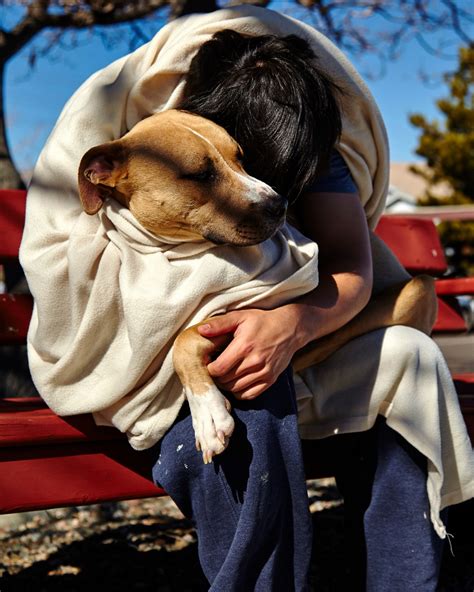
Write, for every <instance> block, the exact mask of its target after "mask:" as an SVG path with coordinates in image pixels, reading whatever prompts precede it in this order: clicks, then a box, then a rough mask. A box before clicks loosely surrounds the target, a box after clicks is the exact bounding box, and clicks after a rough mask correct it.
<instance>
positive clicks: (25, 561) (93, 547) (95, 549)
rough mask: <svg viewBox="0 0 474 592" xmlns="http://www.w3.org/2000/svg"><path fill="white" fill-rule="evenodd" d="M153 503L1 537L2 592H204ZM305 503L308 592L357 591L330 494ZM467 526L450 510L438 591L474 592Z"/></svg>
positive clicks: (180, 534)
mask: <svg viewBox="0 0 474 592" xmlns="http://www.w3.org/2000/svg"><path fill="white" fill-rule="evenodd" d="M159 503H160V500H142V501H135V502H120V503H117V504H114V505H113V506H111V507H110V506H107V507H106V510H107V511H105V513H104V507H103V506H102V507H101V508H95V509H90V508H82V509H72V510H71V509H69V510H64V509H63V510H62V512H63V514H59V517H58V515H54V516H53V515H51V517H50V520H49V522H48V521H47V520H42V519H41V520H40V519H38V520H36V522H35V521H30V522H28V523H26V524H25V525H23V527H22V528H20V529H16V530H15V531H11V532H6V533H5V534H3V535H2V537H1V538H0V553H1V556H0V557H1V559H0V569H1V570H2V571H3V577H2V578H1V580H0V590H1V592H92V590H95V589H100V590H101V592H122V591H124V592H125V591H127V592H133V591H143V592H152V591H153V592H203V591H205V590H207V588H208V585H207V583H206V580H205V578H204V576H203V574H202V572H201V570H200V567H199V562H198V557H197V544H196V539H195V535H194V531H193V529H192V526H191V524H190V522H189V521H188V520H185V519H184V518H182V517H180V516H179V514H178V513H177V512H176V511H174V510H170V511H169V512H168V511H167V509H166V507H165V510H164V512H163V511H162V510H160V509H159V507H158V506H155V505H154V504H159ZM166 503H168V504H169V503H170V502H166ZM310 503H311V507H312V511H313V525H314V533H315V536H314V547H313V562H312V566H311V589H312V590H315V591H318V592H326V591H331V592H338V591H339V590H340V591H341V592H346V591H347V590H350V591H351V592H355V588H354V587H349V588H348V587H347V578H348V576H349V581H350V573H348V570H347V562H346V559H345V555H344V546H343V528H344V517H343V506H342V505H341V501H340V500H338V498H337V493H336V492H335V489H334V488H333V487H332V486H325V488H322V489H321V488H320V489H316V490H315V491H314V490H313V491H310ZM124 504H133V506H127V507H126V508H125V506H124ZM144 504H145V505H144ZM146 504H148V505H146ZM124 508H125V509H124ZM130 508H131V510H130ZM154 508H158V509H156V511H155V510H154ZM58 512H59V511H58ZM154 512H155V513H154ZM167 514H168V515H167ZM170 514H171V515H170ZM473 524H474V506H473V505H472V504H463V505H462V506H460V507H457V508H455V509H453V511H452V515H451V525H450V527H449V530H450V531H451V532H453V533H454V534H455V540H454V547H455V553H456V556H455V557H452V556H451V555H450V553H449V549H447V550H446V551H447V552H446V554H445V557H444V562H443V570H442V576H441V583H440V587H439V592H464V591H466V592H467V591H469V592H472V590H473V589H474V542H473V537H472V525H473ZM0 573H1V572H0ZM282 592H284V591H282Z"/></svg>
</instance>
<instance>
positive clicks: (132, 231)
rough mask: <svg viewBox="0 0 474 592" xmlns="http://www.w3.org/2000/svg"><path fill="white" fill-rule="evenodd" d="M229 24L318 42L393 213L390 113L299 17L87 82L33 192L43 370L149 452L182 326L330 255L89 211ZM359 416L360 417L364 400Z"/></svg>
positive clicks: (29, 217)
mask: <svg viewBox="0 0 474 592" xmlns="http://www.w3.org/2000/svg"><path fill="white" fill-rule="evenodd" d="M225 28H232V29H235V30H237V31H240V32H242V33H247V34H255V35H257V34H266V33H273V34H278V35H288V34H296V35H299V36H301V37H303V38H305V39H307V40H308V41H309V42H310V44H311V45H312V47H313V49H314V50H315V52H316V54H317V55H318V56H319V58H320V63H321V64H322V66H323V67H325V68H327V71H328V72H329V73H330V74H331V75H332V76H333V77H334V78H335V80H336V81H337V82H338V83H339V84H340V85H341V86H343V88H344V89H345V90H346V96H345V98H344V100H343V134H342V138H341V142H340V145H339V147H338V148H339V150H340V152H341V153H342V155H343V156H344V159H345V160H346V162H347V163H348V165H349V168H350V170H351V173H352V175H353V177H354V179H355V181H356V183H357V186H358V188H359V193H360V199H361V201H362V204H363V206H364V209H365V212H366V215H367V219H368V221H369V224H370V226H371V227H374V226H375V224H376V222H377V220H378V218H379V216H380V214H381V212H382V209H383V205H384V198H385V195H386V190H387V185H388V147H387V140H386V135H385V129H384V126H383V122H382V120H381V117H380V114H379V112H378V109H377V107H376V105H375V103H374V101H373V99H372V97H371V95H370V93H369V91H368V90H367V88H366V87H365V85H364V83H363V82H362V80H361V79H360V77H359V76H358V74H357V73H356V72H355V70H354V68H353V67H352V65H351V64H350V63H349V62H348V61H347V59H346V58H345V57H344V55H343V54H342V53H341V52H340V51H339V50H338V49H337V48H336V47H335V46H334V45H333V44H332V43H331V42H329V41H328V40H327V39H326V38H325V37H324V36H322V35H320V34H319V33H317V32H316V31H315V30H313V29H312V28H311V27H309V26H307V25H305V24H303V23H300V22H298V21H296V20H293V19H290V18H287V17H284V16H282V15H280V14H278V13H275V12H272V11H269V10H265V9H261V8H256V7H251V6H247V7H237V8H232V9H225V10H221V11H217V12H215V13H212V14H208V15H193V16H189V17H185V18H182V19H179V20H177V21H175V22H173V23H171V24H169V25H167V26H165V27H164V28H163V29H161V30H160V31H159V32H158V34H157V35H156V36H155V37H154V38H153V39H152V41H150V42H149V43H148V44H146V45H144V46H143V47H140V48H139V49H138V50H136V51H135V52H133V53H132V54H130V55H127V56H125V57H124V58H122V59H120V60H118V61H116V62H114V63H113V64H111V65H110V66H108V67H107V68H105V69H104V70H101V71H100V72H98V73H96V74H95V75H94V76H92V77H91V78H90V79H89V80H88V81H86V82H85V83H84V84H83V85H82V86H81V88H80V89H79V90H78V91H77V92H76V93H75V95H74V96H73V97H72V98H71V99H70V100H69V102H68V103H67V105H66V106H65V108H64V110H63V112H62V114H61V116H60V118H59V120H58V122H57V124H56V127H55V128H54V130H53V132H52V134H51V136H50V138H49V139H48V142H47V144H46V146H45V148H44V150H43V152H42V153H41V156H40V158H39V161H38V164H37V166H36V168H35V172H34V176H33V180H32V184H31V187H30V190H29V193H28V202H27V213H26V227H25V232H24V235H23V242H22V246H21V251H20V258H21V263H22V265H23V267H24V269H25V272H26V276H27V279H28V283H29V285H30V288H31V291H32V293H33V296H34V298H35V307H34V311H33V316H32V321H31V325H30V330H29V335H28V351H29V359H30V367H31V372H32V376H33V379H34V381H35V384H36V386H37V388H38V390H39V392H40V393H41V395H42V396H43V397H44V399H45V400H46V402H47V403H48V405H49V406H50V407H51V408H52V409H53V410H54V411H55V412H57V413H58V414H60V415H73V414H78V413H83V412H93V413H94V419H95V421H96V422H97V423H99V424H108V425H115V426H116V427H117V428H118V429H119V430H121V431H122V432H126V433H127V435H128V438H129V441H130V443H131V445H132V446H133V447H134V448H136V449H145V448H148V447H150V446H152V445H153V444H154V443H155V442H156V441H157V440H159V438H160V437H161V436H162V435H163V433H164V432H165V431H166V429H167V428H168V427H169V426H170V425H171V424H172V422H173V421H174V419H175V417H176V415H177V413H178V411H179V408H180V406H181V404H182V401H183V394H182V389H181V386H180V384H179V382H178V380H177V378H176V376H175V375H174V373H173V370H172V365H171V351H170V348H171V345H172V341H173V338H174V336H175V335H176V333H177V332H178V331H180V330H182V329H183V328H185V327H187V326H188V325H190V324H194V323H196V322H198V321H199V320H200V319H202V318H204V317H206V316H208V315H211V314H216V313H219V312H223V311H225V310H229V309H232V308H238V307H248V306H259V307H272V306H276V305H278V304H279V303H281V302H283V301H288V300H290V299H292V298H294V297H296V296H297V295H299V294H302V293H304V292H307V291H308V290H311V289H312V288H313V287H314V286H315V285H316V283H317V269H316V261H317V247H316V246H315V245H314V244H313V243H311V242H309V241H307V240H304V239H303V237H301V236H300V235H299V234H298V233H296V231H294V230H293V229H291V228H290V227H288V226H287V227H285V228H284V229H283V230H282V232H280V233H279V234H278V235H277V236H276V237H275V238H274V239H272V240H271V241H267V242H266V243H264V244H263V245H261V246H259V247H251V248H247V249H238V250H237V251H236V252H234V250H232V249H229V248H227V247H219V248H215V247H213V246H211V245H210V244H209V243H205V242H203V243H198V244H194V245H189V244H186V245H178V244H176V245H174V244H169V243H163V242H162V241H160V240H159V239H156V238H154V237H152V236H151V235H150V234H149V233H148V232H146V231H145V230H144V229H143V228H141V227H140V226H139V225H138V223H137V222H136V221H135V220H134V219H133V218H132V216H131V215H130V213H129V212H128V210H125V209H123V208H120V207H119V206H118V205H117V204H116V203H113V202H108V203H106V204H105V207H104V208H103V209H102V210H101V211H100V212H99V214H98V215H96V216H92V217H90V216H87V215H86V214H84V213H83V212H82V210H81V206H80V203H79V199H78V193H77V169H78V166H79V162H80V159H81V157H82V155H83V154H84V153H85V152H86V151H87V150H88V149H89V148H90V147H92V146H94V145H97V144H100V143H103V142H105V141H108V140H113V139H116V138H119V137H120V136H122V135H123V134H124V133H126V132H127V131H128V130H129V129H131V128H132V127H133V126H134V124H135V123H137V122H138V121H140V120H141V119H143V118H144V117H146V116H148V115H150V114H152V113H155V112H158V111H162V110H165V109H169V108H174V107H177V106H179V103H180V99H181V97H182V92H183V86H184V79H183V75H184V74H185V73H186V72H187V70H188V67H189V63H190V61H191V59H192V57H193V56H194V54H195V53H196V51H197V49H198V48H199V47H200V46H201V44H202V43H203V42H204V41H206V40H208V39H209V38H210V37H211V36H212V35H213V33H215V32H216V31H219V30H222V29H225ZM197 255H199V258H198V257H197ZM306 381H307V383H308V384H309V383H310V382H311V381H310V380H309V379H308V377H306ZM346 411H347V414H348V416H350V415H351V412H352V411H351V405H347V406H346ZM415 423H416V422H415ZM415 431H416V430H415ZM408 433H410V430H408ZM433 438H434V442H435V443H434V444H433V446H434V448H436V449H439V448H440V445H439V444H438V443H436V438H437V435H436V434H433ZM447 462H450V460H449V459H447ZM438 493H439V492H438Z"/></svg>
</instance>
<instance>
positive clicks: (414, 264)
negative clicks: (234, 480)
mask: <svg viewBox="0 0 474 592" xmlns="http://www.w3.org/2000/svg"><path fill="white" fill-rule="evenodd" d="M24 215H25V193H24V192H21V191H0V264H1V263H5V262H8V261H14V260H16V259H17V258H18V248H19V245H20V240H21V234H22V228H23V221H24ZM378 232H379V234H380V236H381V237H382V238H383V239H384V240H385V241H386V242H387V243H388V244H389V246H390V247H391V248H392V249H393V250H394V251H395V252H396V254H397V255H398V257H399V258H400V260H401V261H402V263H403V264H404V265H405V267H406V268H407V269H408V270H409V271H410V272H412V273H414V274H416V273H421V272H423V273H427V272H428V273H432V274H433V275H436V276H439V275H441V274H442V273H443V272H444V271H445V269H446V261H445V259H444V255H443V251H442V248H441V245H440V243H439V239H438V236H437V234H436V229H435V227H434V226H433V224H432V222H431V221H427V220H412V219H408V218H392V217H390V218H388V217H387V218H383V219H382V221H381V223H380V225H379V228H378ZM473 283H474V282H473V280H472V278H470V279H469V280H468V281H467V282H466V281H465V280H446V281H439V283H438V294H439V298H440V314H439V317H438V321H437V325H436V330H439V331H448V330H449V331H460V330H465V325H464V320H463V318H462V316H460V315H459V313H458V312H457V311H456V310H454V309H452V308H451V307H450V306H449V305H448V304H446V303H445V302H444V301H443V298H444V297H445V295H448V296H452V295H453V294H458V293H463V294H466V293H469V294H474V289H473V288H474V286H473ZM31 310H32V300H31V297H30V296H28V295H14V294H0V344H3V345H4V344H8V345H12V346H18V345H20V344H24V343H25V339H26V333H27V328H28V322H29V319H30V315H31ZM454 378H455V380H456V385H457V388H458V392H459V395H460V400H461V405H462V409H463V413H464V416H465V419H466V422H467V424H468V427H469V431H470V435H471V438H472V439H473V441H474V373H472V374H467V375H463V376H455V377H454ZM5 395H8V393H0V397H1V396H3V397H4V396H5ZM304 452H305V458H306V459H308V463H307V474H308V475H309V476H312V477H313V476H323V475H330V474H331V465H330V459H328V457H327V455H326V454H324V443H321V442H318V441H314V442H305V443H304ZM315 462H316V463H317V464H315ZM324 462H325V463H326V465H324V464H323V463H324ZM0 463H1V471H0V513H8V512H18V511H25V510H33V509H44V508H51V507H61V506H72V505H83V504H91V503H96V502H102V501H107V500H123V499H133V498H142V497H151V496H157V495H162V494H164V493H165V492H164V491H163V490H161V489H158V488H157V487H156V486H155V485H154V484H153V482H152V480H151V466H152V459H151V457H150V454H149V453H148V452H147V451H143V452H137V451H134V450H133V449H132V448H131V447H130V445H129V444H128V442H127V439H126V437H125V436H124V435H123V434H121V433H120V432H119V431H118V430H116V429H115V428H109V427H98V426H96V425H95V424H94V421H93V419H92V416H90V415H78V416H72V417H58V416H57V415H55V414H54V413H53V412H52V411H51V410H49V409H48V408H47V407H46V405H45V403H44V402H43V401H42V400H41V399H40V398H38V397H29V398H3V399H0ZM311 463H312V464H311Z"/></svg>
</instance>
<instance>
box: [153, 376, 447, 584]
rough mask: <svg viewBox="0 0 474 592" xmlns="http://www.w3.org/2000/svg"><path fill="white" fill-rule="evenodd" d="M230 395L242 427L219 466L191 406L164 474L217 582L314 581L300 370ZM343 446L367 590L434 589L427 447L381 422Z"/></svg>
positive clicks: (343, 475)
mask: <svg viewBox="0 0 474 592" xmlns="http://www.w3.org/2000/svg"><path fill="white" fill-rule="evenodd" d="M232 404H233V415H234V418H235V424H236V427H235V431H234V434H233V435H232V437H231V440H230V444H229V446H228V448H227V450H226V451H225V452H224V453H223V454H221V455H219V456H218V457H216V458H215V459H214V462H213V463H212V464H209V465H204V464H203V462H202V456H201V453H199V452H197V451H196V449H195V447H194V440H195V439H194V432H193V428H192V423H191V417H190V415H189V412H188V410H187V407H185V408H183V410H182V412H181V413H180V416H179V417H178V419H177V421H176V422H175V423H174V425H173V426H172V428H171V429H170V430H169V431H168V432H167V434H166V435H165V436H164V437H163V438H162V440H161V441H160V442H159V443H158V444H157V445H156V446H155V450H154V453H156V462H155V464H154V467H153V478H154V481H155V483H156V484H157V485H160V486H162V487H163V488H164V489H165V490H166V491H167V492H168V494H169V495H170V496H171V498H172V499H173V500H174V501H175V503H176V504H177V506H178V507H179V508H180V510H181V511H182V512H183V513H184V514H185V515H186V516H187V517H189V518H192V519H193V521H194V524H195V526H196V530H197V535H198V551H199V558H200V562H201V565H202V569H203V571H204V574H205V576H206V577H207V579H208V581H209V582H210V584H211V587H210V590H211V591H214V592H234V591H235V592H237V591H238V592H253V591H256V592H272V591H275V592H292V591H295V592H304V591H306V590H309V587H308V583H307V578H308V572H309V565H310V559H311V545H312V528H311V517H310V513H309V509H308V497H307V492H306V484H305V476H304V468H303V460H302V454H301V443H300V438H299V434H298V426H297V415H296V403H295V398H294V390H293V385H292V381H291V378H290V374H289V373H288V372H285V373H283V374H282V375H281V376H280V378H279V379H278V381H277V382H276V383H275V384H274V385H273V386H272V387H271V388H270V389H268V390H267V391H266V392H265V393H264V394H262V395H261V396H260V397H257V398H256V399H254V400H253V401H247V402H240V401H237V400H234V399H233V400H232ZM344 439H346V440H347V447H346V448H347V452H348V454H347V455H345V454H344V452H343V450H344V448H345V446H344V445H343V446H342V447H341V446H340V444H341V443H342V444H344ZM337 447H338V453H337V454H336V457H337V458H338V459H339V461H338V462H337V475H338V479H337V480H338V485H339V487H340V488H341V490H342V492H343V495H344V497H345V505H346V506H347V509H348V510H349V512H350V514H349V520H348V522H347V523H348V541H351V543H352V542H354V543H356V544H357V549H353V551H355V555H354V556H355V557H359V559H360V561H357V564H358V567H359V571H360V574H361V577H363V579H364V580H365V578H367V590H368V591H370V592H385V591H390V592H411V591H413V592H415V591H416V592H433V591H434V590H435V588H436V581H437V577H438V566H439V561H440V554H441V541H440V540H439V539H438V537H437V535H436V534H435V533H434V531H433V529H432V526H431V523H430V520H429V506H428V500H427V496H426V462H425V460H424V458H423V457H422V456H421V455H419V453H418V452H417V451H416V450H414V449H413V448H412V447H410V446H409V445H408V444H407V443H406V442H405V441H403V440H402V439H401V438H400V437H399V436H398V435H397V434H395V432H393V431H392V430H390V428H388V427H387V426H386V425H385V423H384V422H383V421H379V422H377V424H376V426H375V427H374V429H373V430H370V431H369V432H366V433H365V434H364V435H363V436H360V435H358V434H350V435H348V436H341V437H340V439H337ZM354 452H355V453H356V455H357V458H358V459H359V462H355V461H354ZM361 458H362V459H364V462H363V463H362V464H361V461H360V459H361ZM362 465H363V466H362ZM356 467H358V468H359V469H360V470H361V471H362V473H361V472H360V471H359V472H357V471H356ZM351 516H352V518H351ZM364 531H365V536H364V535H363V534H361V533H363V532H364ZM364 539H365V544H364ZM366 557H367V562H366V561H365V560H366ZM366 565H367V567H366ZM366 573H367V576H366V575H365V574H366ZM353 583H354V584H355V581H354V582H353ZM351 589H352V590H356V589H357V588H356V586H355V585H354V586H353V587H352V588H351Z"/></svg>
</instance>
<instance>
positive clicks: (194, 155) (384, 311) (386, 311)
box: [79, 110, 437, 463]
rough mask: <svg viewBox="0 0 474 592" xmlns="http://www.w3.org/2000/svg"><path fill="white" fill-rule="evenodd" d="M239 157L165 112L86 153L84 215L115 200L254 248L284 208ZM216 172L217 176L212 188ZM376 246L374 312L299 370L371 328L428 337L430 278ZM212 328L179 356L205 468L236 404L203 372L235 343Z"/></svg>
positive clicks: (175, 230)
mask: <svg viewBox="0 0 474 592" xmlns="http://www.w3.org/2000/svg"><path fill="white" fill-rule="evenodd" d="M240 158H241V149H240V147H239V146H238V144H237V143H236V142H235V141H234V140H233V139H232V138H231V137H230V136H229V135H228V134H227V132H225V131H224V130H223V129H222V128H220V127H219V126H217V125H215V124H214V123H212V122H210V121H207V120H205V119H202V118H200V117H197V116H195V115H191V114H189V113H183V112H179V111H174V110H173V111H166V112H164V113H161V114H159V115H154V116H152V117H149V118H148V119H145V120H143V121H142V122H140V123H138V124H137V125H136V126H135V127H134V128H133V129H132V130H131V131H130V132H129V133H128V134H126V135H125V136H124V137H123V138H121V139H120V140H116V141H114V142H109V143H107V144H103V145H101V146H98V147H95V148H92V149H91V150H89V152H87V153H86V154H85V155H84V157H83V159H82V161H81V165H80V168H79V190H80V196H81V200H82V203H83V207H84V209H85V211H86V212H87V213H89V214H94V213H96V212H97V211H99V209H100V207H101V206H102V202H103V199H104V198H105V197H107V196H112V197H114V198H115V199H117V200H118V201H120V202H121V203H122V204H123V205H125V206H126V207H128V208H129V209H130V211H131V212H132V213H133V214H134V216H135V217H136V218H137V219H138V221H139V222H140V223H141V224H142V225H143V226H144V227H145V228H147V229H148V230H149V231H151V232H152V233H154V234H155V235H157V236H160V237H172V238H173V239H174V240H176V239H180V240H183V241H189V240H202V238H207V239H209V240H214V241H215V242H223V243H226V244H233V245H236V246H242V245H250V244H256V243H258V242H261V241H263V240H265V239H267V238H268V237H270V236H271V235H272V234H273V233H274V232H275V230H276V229H277V228H278V227H279V225H280V224H281V223H282V221H283V218H284V213H285V206H284V205H282V200H283V198H281V196H278V194H276V193H275V192H274V191H273V190H272V189H271V188H270V187H268V185H266V184H264V183H262V182H260V181H258V180H257V179H253V178H252V177H250V176H248V175H247V174H246V173H245V171H244V170H243V168H242V165H241V163H240ZM210 170H212V171H213V175H214V177H213V179H212V180H209V179H208V180H207V181H206V175H207V174H208V173H209V171H210ZM206 171H207V172H206ZM203 179H204V180H203ZM371 241H372V252H373V258H374V293H373V296H372V298H371V300H370V302H369V304H368V305H367V306H366V307H365V308H364V310H363V311H362V312H361V313H360V314H358V315H357V316H356V317H355V318H354V319H353V320H352V321H351V322H349V323H347V324H346V325H345V326H344V327H342V328H341V329H339V330H338V331H335V332H334V333H332V334H330V335H328V336H326V337H324V338H322V339H319V340H317V341H314V342H312V343H310V344H309V345H308V346H306V347H305V348H303V349H302V350H300V351H299V352H297V354H296V355H295V357H294V359H293V367H294V369H295V370H297V371H298V370H302V369H304V368H306V367H308V366H310V365H312V364H315V363H317V362H321V361H322V360H324V359H326V358H327V357H328V356H330V355H331V354H332V353H334V352H335V351H337V350H338V349H339V348H340V347H342V346H343V345H344V344H345V343H347V342H348V341H350V340H351V339H353V338H355V337H357V336H359V335H362V334H364V333H367V332H369V331H372V330H375V329H379V328H383V327H389V326H392V325H408V326H411V327H414V328H416V329H419V330H420V331H423V332H425V333H427V334H429V333H430V332H431V328H432V326H433V323H434V320H435V318H436V310H437V308H436V306H437V305H436V295H435V291H434V285H433V280H432V278H430V277H428V276H418V277H416V278H410V276H408V274H407V273H406V272H405V271H404V270H403V269H402V268H401V266H399V264H398V263H397V262H396V260H395V258H394V257H393V255H391V254H390V252H389V251H388V249H387V248H386V247H384V245H383V243H381V241H380V240H379V239H377V238H376V237H375V236H374V235H372V236H371ZM208 320H209V319H205V320H204V321H202V323H200V324H199V325H196V326H193V327H190V328H189V329H186V330H185V331H183V332H182V333H181V334H180V335H179V336H178V337H177V339H176V341H175V344H174V357H173V360H174V365H175V370H176V372H177V374H178V376H179V377H180V379H181V382H182V384H183V387H184V389H185V392H186V395H187V398H188V401H189V404H190V408H191V414H192V417H193V425H194V428H195V432H196V445H197V448H198V449H201V450H202V454H203V459H204V462H206V463H207V462H210V461H211V460H212V457H213V456H214V455H216V454H220V453H221V452H223V450H225V448H226V446H227V444H228V441H229V437H230V436H231V434H232V431H233V429H234V422H233V419H232V417H231V415H230V413H229V411H230V404H229V402H228V400H227V399H226V398H225V397H224V396H223V395H222V393H220V391H219V390H218V389H217V387H216V386H215V384H214V382H213V380H212V378H211V377H210V375H209V373H208V371H207V364H208V363H209V361H210V360H211V357H212V356H213V355H215V353H216V352H217V351H218V350H219V349H222V348H223V347H225V345H226V344H227V343H228V342H229V341H230V337H229V336H223V337H219V338H217V339H216V338H213V339H207V338H205V337H203V336H202V335H200V333H199V332H198V330H197V328H198V326H200V325H202V324H205V323H206V322H207V321H208Z"/></svg>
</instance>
